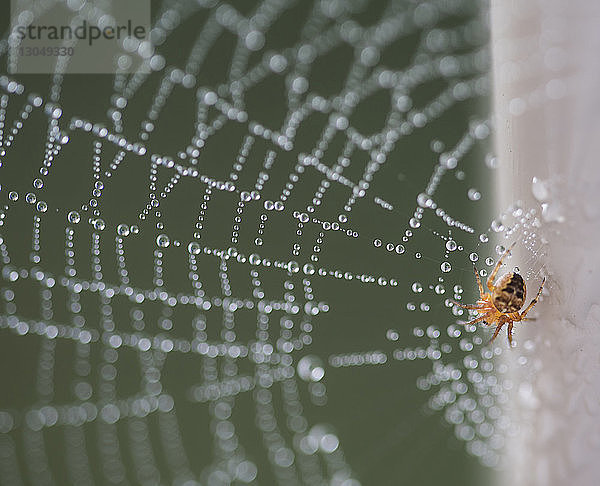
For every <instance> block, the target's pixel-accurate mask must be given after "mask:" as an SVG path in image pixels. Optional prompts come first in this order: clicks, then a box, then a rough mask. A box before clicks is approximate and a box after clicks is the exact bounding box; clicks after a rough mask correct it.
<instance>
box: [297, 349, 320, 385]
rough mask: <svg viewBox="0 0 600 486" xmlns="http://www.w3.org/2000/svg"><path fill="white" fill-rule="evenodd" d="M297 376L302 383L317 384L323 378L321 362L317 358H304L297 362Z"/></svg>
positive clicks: (310, 356)
mask: <svg viewBox="0 0 600 486" xmlns="http://www.w3.org/2000/svg"><path fill="white" fill-rule="evenodd" d="M297 370H298V376H299V377H300V378H301V379H302V380H304V381H312V382H317V381H321V380H322V379H323V377H324V376H325V368H324V367H323V362H322V361H321V359H320V358H319V357H317V356H312V355H309V356H304V357H303V358H301V359H300V361H298V365H297Z"/></svg>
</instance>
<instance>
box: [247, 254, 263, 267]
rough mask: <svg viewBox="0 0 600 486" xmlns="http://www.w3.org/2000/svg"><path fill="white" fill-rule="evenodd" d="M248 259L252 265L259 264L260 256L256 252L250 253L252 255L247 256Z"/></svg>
mask: <svg viewBox="0 0 600 486" xmlns="http://www.w3.org/2000/svg"><path fill="white" fill-rule="evenodd" d="M248 261H249V262H250V264H252V265H260V257H259V256H258V255H257V254H256V253H252V255H250V257H249V258H248Z"/></svg>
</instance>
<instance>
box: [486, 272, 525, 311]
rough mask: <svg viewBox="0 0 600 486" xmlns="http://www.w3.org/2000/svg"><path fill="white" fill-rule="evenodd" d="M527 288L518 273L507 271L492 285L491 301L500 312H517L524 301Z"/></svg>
mask: <svg viewBox="0 0 600 486" xmlns="http://www.w3.org/2000/svg"><path fill="white" fill-rule="evenodd" d="M526 295H527V288H526V287H525V281H524V280H523V277H521V275H519V274H518V273H507V274H506V275H504V276H503V277H502V278H501V279H500V280H499V281H498V283H497V284H496V285H495V286H494V291H493V292H492V302H493V303H494V307H496V309H498V310H499V311H500V312H505V313H509V312H517V311H518V310H519V309H520V308H521V307H523V304H524V303H525V296H526Z"/></svg>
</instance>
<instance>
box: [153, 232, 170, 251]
mask: <svg viewBox="0 0 600 486" xmlns="http://www.w3.org/2000/svg"><path fill="white" fill-rule="evenodd" d="M156 244H157V246H160V247H161V248H167V247H168V246H169V245H170V244H171V240H170V238H169V237H168V236H167V235H165V234H164V233H162V234H160V235H158V236H157V237H156Z"/></svg>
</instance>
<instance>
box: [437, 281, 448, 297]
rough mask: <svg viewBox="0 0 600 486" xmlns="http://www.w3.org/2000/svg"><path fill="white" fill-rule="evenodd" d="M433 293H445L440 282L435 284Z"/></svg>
mask: <svg viewBox="0 0 600 486" xmlns="http://www.w3.org/2000/svg"><path fill="white" fill-rule="evenodd" d="M435 293H436V294H438V295H442V294H444V293H446V289H445V288H444V286H443V285H442V284H437V285H436V286H435Z"/></svg>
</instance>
